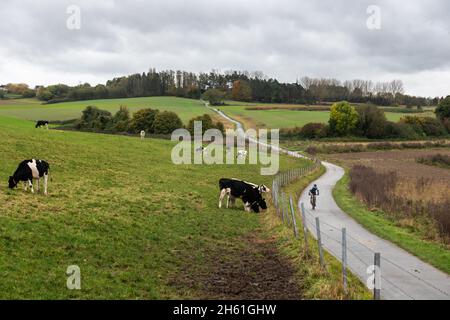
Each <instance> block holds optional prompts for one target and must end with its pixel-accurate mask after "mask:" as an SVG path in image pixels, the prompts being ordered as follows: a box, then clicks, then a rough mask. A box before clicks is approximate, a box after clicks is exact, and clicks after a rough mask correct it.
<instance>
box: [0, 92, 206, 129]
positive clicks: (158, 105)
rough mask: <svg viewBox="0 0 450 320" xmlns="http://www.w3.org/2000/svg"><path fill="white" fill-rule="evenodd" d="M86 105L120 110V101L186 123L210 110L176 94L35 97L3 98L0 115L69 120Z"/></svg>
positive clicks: (78, 114) (199, 103) (133, 107)
mask: <svg viewBox="0 0 450 320" xmlns="http://www.w3.org/2000/svg"><path fill="white" fill-rule="evenodd" d="M89 105H93V106H97V107H99V108H101V109H106V110H108V111H110V112H112V113H114V112H116V111H117V110H119V107H120V106H121V105H124V106H127V107H128V108H129V109H130V111H131V112H133V111H137V110H139V109H143V108H154V109H159V110H168V111H173V112H175V113H177V114H178V116H179V117H180V118H181V120H182V121H183V122H185V123H187V122H188V121H189V119H191V118H193V117H195V116H198V115H202V114H204V113H209V114H211V113H212V111H210V110H208V109H206V108H205V107H204V106H203V104H202V103H201V102H200V101H199V100H192V99H183V98H176V97H143V98H127V99H102V100H86V101H75V102H65V103H57V104H48V105H42V104H40V102H39V101H37V100H34V99H19V100H4V101H2V103H0V115H3V116H7V117H15V118H19V119H26V120H39V119H45V120H68V119H75V118H79V117H80V116H81V111H82V110H83V109H84V108H86V106H89Z"/></svg>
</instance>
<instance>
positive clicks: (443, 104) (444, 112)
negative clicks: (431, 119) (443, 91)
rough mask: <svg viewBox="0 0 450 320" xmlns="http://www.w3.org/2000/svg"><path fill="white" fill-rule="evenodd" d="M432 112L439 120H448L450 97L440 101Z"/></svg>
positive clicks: (449, 115) (449, 117)
mask: <svg viewBox="0 0 450 320" xmlns="http://www.w3.org/2000/svg"><path fill="white" fill-rule="evenodd" d="M434 112H435V113H436V117H438V119H440V120H444V119H450V96H447V97H445V99H442V100H441V101H440V102H439V104H438V106H437V108H436V110H435V111H434Z"/></svg>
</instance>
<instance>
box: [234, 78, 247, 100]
mask: <svg viewBox="0 0 450 320" xmlns="http://www.w3.org/2000/svg"><path fill="white" fill-rule="evenodd" d="M231 96H232V98H233V100H236V101H250V100H252V88H251V87H250V85H249V84H248V82H247V81H244V80H236V81H234V82H233V89H232V90H231Z"/></svg>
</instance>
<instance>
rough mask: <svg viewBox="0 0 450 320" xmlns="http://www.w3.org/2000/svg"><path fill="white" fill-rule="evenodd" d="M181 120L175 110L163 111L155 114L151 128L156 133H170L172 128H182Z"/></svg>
mask: <svg viewBox="0 0 450 320" xmlns="http://www.w3.org/2000/svg"><path fill="white" fill-rule="evenodd" d="M182 127H183V122H182V121H181V119H180V118H179V117H178V115H177V114H176V113H175V112H172V111H163V112H159V113H157V114H156V116H155V121H154V122H153V128H154V131H155V133H156V134H171V133H172V132H173V131H174V130H176V129H179V128H182Z"/></svg>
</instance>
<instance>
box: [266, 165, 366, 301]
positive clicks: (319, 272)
mask: <svg viewBox="0 0 450 320" xmlns="http://www.w3.org/2000/svg"><path fill="white" fill-rule="evenodd" d="M324 172H325V168H324V167H323V166H321V167H320V168H319V169H318V170H316V171H314V172H312V173H310V174H309V175H307V176H305V177H303V178H301V179H298V180H297V181H294V182H293V183H292V184H290V185H288V186H287V187H285V188H284V189H283V190H284V192H285V193H286V194H287V195H291V196H292V198H293V199H298V198H299V197H300V195H301V193H302V191H303V190H304V189H305V188H306V187H307V186H308V184H309V183H310V182H311V181H313V180H315V179H317V178H318V177H320V176H321V175H322V174H324ZM294 201H295V202H296V200H294ZM271 213H272V214H270V215H266V216H264V220H265V224H266V225H267V226H268V228H269V230H270V231H271V233H274V234H276V236H277V238H278V239H279V240H278V245H279V248H280V251H281V252H282V253H283V254H285V255H286V256H287V257H289V258H290V259H291V260H292V261H293V264H294V265H296V266H297V274H298V275H299V277H298V278H299V279H300V280H301V282H300V284H299V285H300V287H301V291H302V292H303V295H304V298H306V299H320V298H323V297H328V298H331V299H371V294H370V293H369V292H368V290H367V289H366V288H365V286H364V284H363V283H362V282H361V281H360V280H359V279H358V278H357V277H355V276H354V275H352V274H351V272H350V271H349V272H348V274H349V278H348V288H349V290H348V292H347V293H344V290H343V287H342V268H341V264H340V263H339V262H338V261H337V260H336V259H335V258H334V257H333V256H331V255H330V254H328V253H327V252H326V251H325V262H326V270H323V269H322V268H321V267H320V263H319V255H318V252H317V250H316V245H315V243H316V240H315V239H314V238H313V237H312V235H309V237H308V242H309V248H310V252H309V256H306V255H305V254H304V252H305V243H304V240H303V234H302V231H301V230H303V229H302V224H301V217H300V216H299V212H296V213H297V218H296V220H297V225H298V230H299V232H300V233H299V238H298V239H295V237H294V236H293V231H292V229H291V228H289V227H287V226H286V225H284V224H283V223H282V222H281V219H280V218H279V217H278V215H277V214H276V212H275V210H274V209H271ZM299 253H301V254H299Z"/></svg>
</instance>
